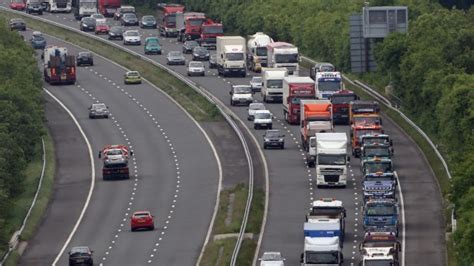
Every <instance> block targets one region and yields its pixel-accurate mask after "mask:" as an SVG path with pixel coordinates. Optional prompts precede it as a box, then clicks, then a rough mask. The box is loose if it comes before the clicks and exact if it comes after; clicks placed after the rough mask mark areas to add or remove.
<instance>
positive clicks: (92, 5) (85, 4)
mask: <svg viewBox="0 0 474 266" xmlns="http://www.w3.org/2000/svg"><path fill="white" fill-rule="evenodd" d="M81 7H84V8H95V7H96V4H95V2H81Z"/></svg>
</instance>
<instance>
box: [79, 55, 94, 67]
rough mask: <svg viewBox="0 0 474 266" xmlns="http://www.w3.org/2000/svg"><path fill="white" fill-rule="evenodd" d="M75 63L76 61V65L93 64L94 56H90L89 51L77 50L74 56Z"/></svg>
mask: <svg viewBox="0 0 474 266" xmlns="http://www.w3.org/2000/svg"><path fill="white" fill-rule="evenodd" d="M76 63H77V66H83V65H89V66H93V65H94V57H93V56H92V53H91V52H79V54H78V55H77V57H76Z"/></svg>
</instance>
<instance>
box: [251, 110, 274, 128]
mask: <svg viewBox="0 0 474 266" xmlns="http://www.w3.org/2000/svg"><path fill="white" fill-rule="evenodd" d="M253 128H254V129H260V128H266V129H272V128H273V121H272V113H270V111H269V110H257V111H255V114H254V119H253Z"/></svg>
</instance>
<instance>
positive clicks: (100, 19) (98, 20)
mask: <svg viewBox="0 0 474 266" xmlns="http://www.w3.org/2000/svg"><path fill="white" fill-rule="evenodd" d="M91 18H93V19H95V22H96V23H106V22H107V20H106V19H105V17H104V15H102V14H99V13H95V14H92V15H91Z"/></svg>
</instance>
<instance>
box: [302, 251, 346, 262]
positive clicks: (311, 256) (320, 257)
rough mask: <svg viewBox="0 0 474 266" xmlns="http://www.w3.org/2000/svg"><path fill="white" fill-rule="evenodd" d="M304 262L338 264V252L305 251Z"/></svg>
mask: <svg viewBox="0 0 474 266" xmlns="http://www.w3.org/2000/svg"><path fill="white" fill-rule="evenodd" d="M305 255H306V256H305V257H306V264H321V265H324V264H333V265H339V256H338V252H337V251H334V252H327V253H326V252H324V253H323V252H311V251H306V252H305Z"/></svg>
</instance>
